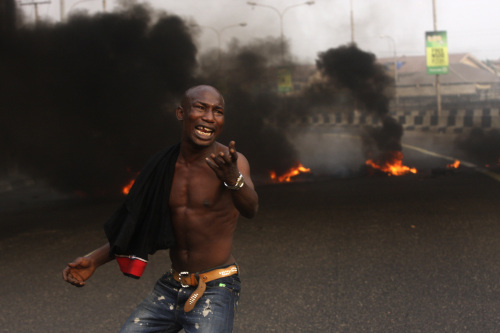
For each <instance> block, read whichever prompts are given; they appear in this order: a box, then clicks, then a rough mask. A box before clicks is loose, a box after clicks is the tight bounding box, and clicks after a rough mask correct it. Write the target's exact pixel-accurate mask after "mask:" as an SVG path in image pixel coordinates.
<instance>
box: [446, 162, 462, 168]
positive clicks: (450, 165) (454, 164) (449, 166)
mask: <svg viewBox="0 0 500 333" xmlns="http://www.w3.org/2000/svg"><path fill="white" fill-rule="evenodd" d="M459 166H460V161H459V160H456V161H455V162H453V163H451V164H448V165H447V166H446V168H447V169H457V168H458V167H459Z"/></svg>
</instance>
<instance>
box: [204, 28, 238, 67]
mask: <svg viewBox="0 0 500 333" xmlns="http://www.w3.org/2000/svg"><path fill="white" fill-rule="evenodd" d="M246 26H247V24H246V22H241V23H238V24H233V25H228V26H226V27H223V28H221V29H219V30H217V29H215V28H213V27H209V26H205V25H200V26H199V27H200V28H205V29H209V30H212V31H213V32H215V34H216V35H217V57H218V66H219V68H220V64H221V53H222V46H221V35H222V32H224V30H227V29H230V28H236V27H246Z"/></svg>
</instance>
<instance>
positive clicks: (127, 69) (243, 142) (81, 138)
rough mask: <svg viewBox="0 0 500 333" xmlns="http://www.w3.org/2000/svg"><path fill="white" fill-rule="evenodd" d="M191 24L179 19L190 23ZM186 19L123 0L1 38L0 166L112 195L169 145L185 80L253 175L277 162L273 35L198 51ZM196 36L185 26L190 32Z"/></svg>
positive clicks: (284, 150)
mask: <svg viewBox="0 0 500 333" xmlns="http://www.w3.org/2000/svg"><path fill="white" fill-rule="evenodd" d="M190 23H191V22H190ZM191 26H192V23H191V24H187V23H186V22H184V21H183V20H181V19H180V18H179V17H177V16H175V15H171V14H167V13H165V12H157V11H153V10H152V9H150V8H147V7H145V6H143V5H133V6H128V7H124V8H121V9H119V10H118V11H116V12H113V13H106V14H98V15H95V16H89V15H85V14H78V15H74V16H72V17H70V18H69V20H68V22H67V23H64V24H62V23H60V24H51V23H47V22H41V23H39V24H38V25H37V26H33V27H23V28H21V29H17V30H15V31H12V33H9V34H6V35H5V36H3V37H2V49H3V50H6V52H5V53H2V56H1V59H0V66H1V70H2V73H3V74H4V75H2V81H1V83H0V89H1V92H0V93H1V94H2V95H1V103H2V110H1V115H2V118H3V120H4V121H2V122H1V125H0V132H1V139H2V140H1V143H0V152H1V153H2V155H3V156H5V157H6V159H4V160H3V162H0V163H3V165H0V167H2V168H3V169H4V170H3V171H4V173H5V170H8V169H9V168H10V169H12V168H15V169H16V170H18V172H19V173H21V174H27V175H29V176H31V177H33V178H35V179H42V180H45V181H47V182H48V183H49V184H50V185H52V186H53V187H55V188H57V189H59V190H62V191H64V192H69V193H75V192H77V193H81V194H85V195H88V196H93V197H95V196H110V195H116V194H119V193H120V191H121V188H122V187H123V186H124V185H125V184H127V183H128V182H129V180H131V179H133V178H134V177H135V176H136V174H137V172H138V171H140V169H141V167H142V166H143V165H144V163H145V161H146V160H147V159H148V157H149V156H150V155H152V154H153V153H154V152H156V151H158V150H160V149H161V148H162V147H164V146H166V145H169V144H172V143H174V142H177V141H178V139H179V137H180V135H179V134H180V133H179V124H178V121H177V120H176V119H175V117H174V114H173V111H174V110H175V105H176V103H177V102H178V101H179V98H180V96H181V94H182V93H183V92H184V91H185V89H186V88H188V87H189V86H191V85H193V84H212V85H214V86H215V87H217V88H219V89H220V91H221V92H222V93H223V95H224V97H225V100H226V109H227V112H226V126H225V130H224V132H223V137H221V138H220V141H221V142H222V143H225V144H227V143H228V142H229V140H235V141H236V142H237V149H238V150H239V151H241V152H243V153H244V154H245V155H246V156H247V158H248V159H249V160H250V162H251V165H252V173H253V174H261V175H265V176H262V177H266V178H267V174H268V172H269V171H270V170H276V171H277V172H280V171H281V170H285V169H288V168H289V167H291V166H292V165H293V164H294V163H295V162H296V151H295V150H294V148H293V147H292V145H291V144H290V143H289V142H288V140H287V139H286V136H285V134H284V132H283V131H282V130H281V129H279V128H276V127H273V126H268V125H267V124H266V123H265V121H264V118H265V117H266V115H268V114H272V112H274V110H275V109H276V108H279V107H280V105H281V104H280V103H281V99H280V97H279V96H278V94H277V93H276V90H277V89H276V76H275V75H273V74H270V72H272V71H273V69H272V68H274V65H275V64H276V63H277V62H278V60H279V59H280V58H279V57H280V50H281V49H280V46H279V45H280V43H279V40H277V39H268V40H261V41H255V42H253V43H250V44H248V45H240V43H239V42H238V41H236V40H234V41H233V44H232V45H231V47H230V48H229V49H230V51H229V52H227V53H224V54H222V56H223V59H222V61H220V60H221V59H218V56H217V52H212V53H210V54H206V55H201V56H199V58H200V59H201V66H198V63H197V61H196V58H197V56H198V54H197V49H196V46H195V44H196V43H195V41H194V37H193V29H192V27H191ZM194 32H196V31H194Z"/></svg>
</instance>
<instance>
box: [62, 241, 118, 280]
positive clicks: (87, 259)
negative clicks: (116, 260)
mask: <svg viewBox="0 0 500 333" xmlns="http://www.w3.org/2000/svg"><path fill="white" fill-rule="evenodd" d="M112 259H113V257H110V256H109V243H106V244H104V245H103V246H101V247H100V248H98V249H95V250H94V251H92V252H90V253H89V254H87V255H85V256H83V257H78V258H76V259H75V260H73V262H70V263H69V264H68V266H67V267H66V268H65V269H64V270H63V273H62V275H63V279H64V280H65V281H66V282H68V283H71V284H72V285H74V286H76V287H83V286H84V285H85V281H87V280H88V279H89V278H90V277H91V276H92V274H94V272H95V270H96V269H97V268H98V267H99V266H101V265H104V264H105V263H107V262H109V261H111V260H112Z"/></svg>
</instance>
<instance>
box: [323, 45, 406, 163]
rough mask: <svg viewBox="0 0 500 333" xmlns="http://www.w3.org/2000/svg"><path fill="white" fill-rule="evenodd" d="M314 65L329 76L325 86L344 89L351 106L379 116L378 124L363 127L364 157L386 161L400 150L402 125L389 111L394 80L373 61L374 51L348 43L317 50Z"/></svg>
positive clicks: (332, 89)
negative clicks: (317, 54) (323, 50)
mask: <svg viewBox="0 0 500 333" xmlns="http://www.w3.org/2000/svg"><path fill="white" fill-rule="evenodd" d="M317 67H318V69H319V70H320V71H321V72H322V73H323V75H325V76H326V77H327V78H328V79H329V82H328V84H329V85H331V87H330V88H329V90H331V91H337V92H343V93H346V92H347V93H348V94H349V95H350V97H351V98H350V102H351V105H350V106H351V108H352V109H357V110H361V111H362V112H366V113H368V114H371V115H374V116H376V117H377V118H378V119H380V120H381V123H382V124H381V126H380V127H369V126H366V127H365V128H364V130H365V132H364V133H363V150H364V152H365V155H366V157H367V158H372V159H373V158H374V159H376V160H378V161H388V160H390V159H391V158H392V157H393V154H392V153H394V152H397V151H401V137H402V135H403V128H402V126H401V125H400V124H399V123H397V121H396V120H395V119H393V118H392V117H391V116H390V115H389V102H390V100H391V98H392V97H393V91H392V90H391V87H392V86H393V84H394V82H393V79H392V78H391V77H389V76H388V75H387V74H386V72H385V70H384V68H383V66H381V65H380V64H377V63H376V58H375V55H374V54H372V53H368V52H364V51H362V50H360V49H358V48H357V46H356V45H355V44H350V45H347V46H341V47H338V48H335V49H329V50H327V51H326V52H323V53H321V54H319V57H318V60H317ZM323 90H325V89H323Z"/></svg>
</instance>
